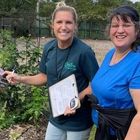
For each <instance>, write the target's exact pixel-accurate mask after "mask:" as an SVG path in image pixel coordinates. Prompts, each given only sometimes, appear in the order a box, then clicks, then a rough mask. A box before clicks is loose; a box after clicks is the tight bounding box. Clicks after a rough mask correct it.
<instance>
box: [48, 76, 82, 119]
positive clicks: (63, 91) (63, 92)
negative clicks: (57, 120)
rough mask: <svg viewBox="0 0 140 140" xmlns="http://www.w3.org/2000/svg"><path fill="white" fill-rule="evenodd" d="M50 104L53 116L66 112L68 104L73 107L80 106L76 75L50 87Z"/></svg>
mask: <svg viewBox="0 0 140 140" xmlns="http://www.w3.org/2000/svg"><path fill="white" fill-rule="evenodd" d="M49 97H50V105H51V111H52V115H53V117H58V116H60V115H63V114H64V111H65V109H66V107H67V106H69V107H71V108H72V109H77V108H79V107H80V101H79V98H78V90H77V84H76V79H75V75H74V74H72V75H70V76H68V77H67V78H65V79H63V80H61V81H59V82H58V83H56V84H54V85H52V86H50V87H49Z"/></svg>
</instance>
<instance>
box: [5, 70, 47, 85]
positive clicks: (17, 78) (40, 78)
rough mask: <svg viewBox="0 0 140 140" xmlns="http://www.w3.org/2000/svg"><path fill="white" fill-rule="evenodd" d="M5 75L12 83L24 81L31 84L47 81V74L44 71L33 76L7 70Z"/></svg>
mask: <svg viewBox="0 0 140 140" xmlns="http://www.w3.org/2000/svg"><path fill="white" fill-rule="evenodd" d="M4 75H5V76H6V79H7V81H8V82H9V83H10V84H17V83H24V84H29V85H44V84H45V83H46V82H47V75H46V74H44V73H39V74H36V75H33V76H25V75H18V74H16V73H13V72H10V71H5V72H4Z"/></svg>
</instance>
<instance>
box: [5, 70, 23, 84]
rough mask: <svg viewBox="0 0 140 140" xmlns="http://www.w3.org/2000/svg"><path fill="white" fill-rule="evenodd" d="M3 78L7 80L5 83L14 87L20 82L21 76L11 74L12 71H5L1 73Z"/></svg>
mask: <svg viewBox="0 0 140 140" xmlns="http://www.w3.org/2000/svg"><path fill="white" fill-rule="evenodd" d="M3 76H4V77H5V78H6V79H7V81H8V82H9V83H10V84H12V85H15V84H17V83H19V82H20V79H21V76H20V75H18V74H16V73H14V72H12V71H5V72H4V73H3Z"/></svg>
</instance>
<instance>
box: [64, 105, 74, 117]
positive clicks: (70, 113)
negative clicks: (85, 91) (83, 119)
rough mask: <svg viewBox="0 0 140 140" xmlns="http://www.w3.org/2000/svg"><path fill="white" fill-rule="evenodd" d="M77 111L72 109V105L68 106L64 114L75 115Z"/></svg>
mask: <svg viewBox="0 0 140 140" xmlns="http://www.w3.org/2000/svg"><path fill="white" fill-rule="evenodd" d="M75 113H76V110H75V109H71V108H70V107H68V106H67V107H66V109H65V112H64V116H70V115H74V114H75Z"/></svg>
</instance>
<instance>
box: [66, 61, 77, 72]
mask: <svg viewBox="0 0 140 140" xmlns="http://www.w3.org/2000/svg"><path fill="white" fill-rule="evenodd" d="M64 67H65V69H69V70H72V71H75V70H76V66H75V65H74V64H73V63H72V62H66V63H65V66H64Z"/></svg>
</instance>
